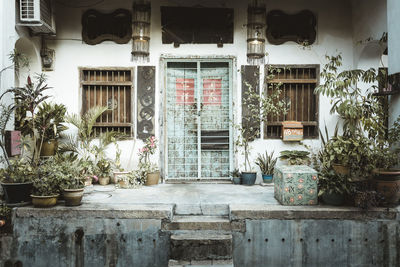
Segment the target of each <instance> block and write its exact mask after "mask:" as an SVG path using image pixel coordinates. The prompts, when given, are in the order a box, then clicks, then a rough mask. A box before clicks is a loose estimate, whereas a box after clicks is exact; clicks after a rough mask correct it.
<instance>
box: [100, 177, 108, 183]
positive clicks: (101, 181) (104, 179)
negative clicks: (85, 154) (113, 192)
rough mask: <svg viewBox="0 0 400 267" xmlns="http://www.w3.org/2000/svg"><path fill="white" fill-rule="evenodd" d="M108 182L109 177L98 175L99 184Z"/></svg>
mask: <svg viewBox="0 0 400 267" xmlns="http://www.w3.org/2000/svg"><path fill="white" fill-rule="evenodd" d="M109 183H110V177H99V184H101V185H108V184H109Z"/></svg>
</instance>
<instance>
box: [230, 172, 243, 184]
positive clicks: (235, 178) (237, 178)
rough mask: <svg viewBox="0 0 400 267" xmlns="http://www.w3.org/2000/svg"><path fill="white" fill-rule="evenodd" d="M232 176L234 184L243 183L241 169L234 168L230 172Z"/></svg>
mask: <svg viewBox="0 0 400 267" xmlns="http://www.w3.org/2000/svg"><path fill="white" fill-rule="evenodd" d="M230 176H231V177H232V182H233V183H234V184H241V183H242V177H241V176H242V174H241V173H240V171H239V169H234V170H233V171H232V172H230Z"/></svg>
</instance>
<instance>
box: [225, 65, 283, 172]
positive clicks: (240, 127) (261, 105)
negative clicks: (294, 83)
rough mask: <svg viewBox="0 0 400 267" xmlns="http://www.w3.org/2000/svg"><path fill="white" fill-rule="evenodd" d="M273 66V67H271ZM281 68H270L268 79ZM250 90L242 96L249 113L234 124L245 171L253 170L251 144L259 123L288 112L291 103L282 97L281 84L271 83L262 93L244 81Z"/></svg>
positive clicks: (257, 131) (236, 145)
mask: <svg viewBox="0 0 400 267" xmlns="http://www.w3.org/2000/svg"><path fill="white" fill-rule="evenodd" d="M270 68H272V67H270ZM279 72H280V70H279V69H270V71H269V74H267V75H266V79H267V80H268V79H273V78H274V77H275V75H276V73H279ZM244 83H245V85H246V86H247V88H248V90H247V91H246V93H245V94H244V95H243V96H242V98H243V105H245V106H246V108H247V110H248V114H247V115H246V116H245V117H244V118H243V119H242V123H241V124H235V123H234V124H233V127H234V129H235V130H236V131H237V135H236V136H235V148H236V152H237V151H238V148H239V147H241V148H243V155H244V159H245V160H244V169H245V171H250V170H251V163H250V154H251V149H252V147H251V145H250V143H251V142H252V141H254V140H255V139H256V138H257V137H258V135H259V134H260V130H259V125H260V123H261V121H262V120H264V121H266V120H267V118H268V116H278V115H282V114H286V113H287V111H288V108H289V106H290V103H288V102H287V101H286V100H284V99H281V94H282V90H281V89H280V87H281V84H269V89H270V90H269V91H268V92H267V90H266V91H265V92H264V93H262V94H260V93H259V92H258V89H257V88H253V86H252V85H251V84H250V83H249V82H247V81H244Z"/></svg>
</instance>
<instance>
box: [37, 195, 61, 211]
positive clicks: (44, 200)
mask: <svg viewBox="0 0 400 267" xmlns="http://www.w3.org/2000/svg"><path fill="white" fill-rule="evenodd" d="M59 196H60V195H59V194H56V195H51V196H35V195H31V197H32V204H33V206H34V207H35V208H50V207H53V206H55V205H56V204H57V199H58V197H59Z"/></svg>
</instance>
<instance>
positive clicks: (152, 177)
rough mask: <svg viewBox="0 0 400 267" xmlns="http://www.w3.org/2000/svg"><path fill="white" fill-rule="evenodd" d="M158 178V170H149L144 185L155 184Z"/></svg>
mask: <svg viewBox="0 0 400 267" xmlns="http://www.w3.org/2000/svg"><path fill="white" fill-rule="evenodd" d="M159 180H160V172H159V171H157V172H150V173H148V174H147V179H146V183H145V185H156V184H158V181H159Z"/></svg>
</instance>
